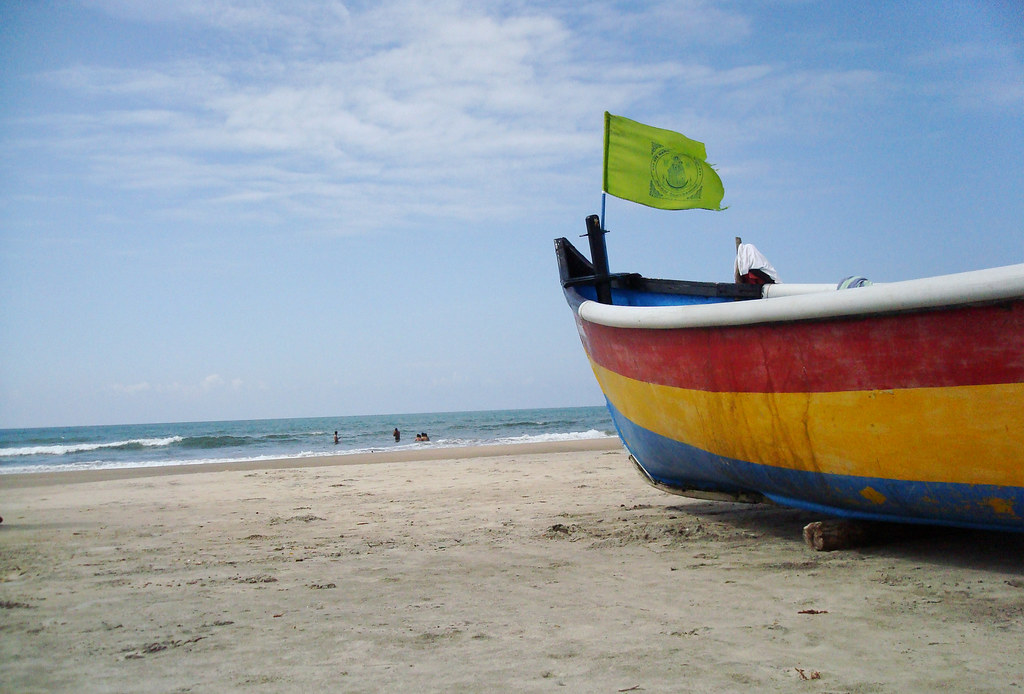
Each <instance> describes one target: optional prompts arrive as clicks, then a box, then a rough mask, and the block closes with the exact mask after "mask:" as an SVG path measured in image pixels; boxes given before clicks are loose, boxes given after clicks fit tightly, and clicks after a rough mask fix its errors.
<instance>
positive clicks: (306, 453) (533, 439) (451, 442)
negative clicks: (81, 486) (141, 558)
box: [0, 429, 614, 475]
mask: <svg viewBox="0 0 1024 694" xmlns="http://www.w3.org/2000/svg"><path fill="white" fill-rule="evenodd" d="M600 438H614V435H613V434H609V433H608V432H605V431H600V430H598V429H590V430H588V431H579V432H563V433H555V434H526V435H522V436H506V437H501V438H496V439H479V438H472V439H461V438H439V439H437V440H435V441H430V442H426V443H423V442H416V443H411V442H410V443H408V444H404V443H403V444H401V445H398V446H391V445H388V446H372V447H366V448H351V449H345V450H327V451H314V450H303V451H301V452H295V453H268V454H262V455H252V456H231V457H223V456H211V457H206V458H196V459H165V460H116V461H115V460H93V461H81V462H68V463H50V464H42V465H38V464H31V463H29V462H27V461H26V463H23V464H22V463H8V464H5V465H4V467H3V468H2V469H0V475H2V474H16V473H26V472H65V471H73V470H109V469H120V468H149V467H164V466H174V465H205V464H211V463H213V464H216V463H247V462H258V461H263V460H295V459H302V458H320V457H327V456H348V455H359V454H364V453H385V452H388V451H396V450H417V449H422V448H466V447H469V446H502V445H509V444H520V443H547V442H555V441H579V440H585V439H600ZM181 440H182V437H180V436H174V437H169V438H166V439H137V440H134V441H132V442H128V441H122V442H114V443H109V444H82V445H89V446H94V448H91V449H88V450H95V448H101V447H106V448H109V447H114V446H117V445H123V444H127V443H138V442H141V441H146V442H150V443H148V444H147V445H170V444H173V443H178V442H180V441H181ZM157 442H160V443H157ZM70 447H71V446H69V447H68V448H70ZM38 448H47V449H54V448H61V447H59V446H45V447H43V446H40V447H38ZM10 450H15V449H8V451H10ZM0 451H2V449H0ZM2 452H3V453H4V454H7V455H9V453H8V452H7V451H2ZM46 453H48V454H50V455H54V453H53V451H49V450H48V451H46ZM24 455H30V454H24Z"/></svg>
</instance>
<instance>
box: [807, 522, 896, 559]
mask: <svg viewBox="0 0 1024 694" xmlns="http://www.w3.org/2000/svg"><path fill="white" fill-rule="evenodd" d="M877 526H878V524H877V523H871V522H869V521H859V520H849V519H842V520H831V519H830V520H823V521H814V522H813V523H808V524H807V525H805V526H804V542H806V543H807V546H808V547H810V548H811V549H813V550H814V551H816V552H834V551H836V550H839V549H853V548H855V547H862V546H864V545H866V544H869V543H870V542H871V541H872V540H873V539H874V538H875V537H876V536H877V532H876V531H877Z"/></svg>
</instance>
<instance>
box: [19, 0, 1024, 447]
mask: <svg viewBox="0 0 1024 694" xmlns="http://www.w3.org/2000/svg"><path fill="white" fill-rule="evenodd" d="M605 111H609V112H611V113H613V114H616V115H622V116H625V117H628V118H631V119H633V120H637V121H640V122H643V123H647V124H649V125H653V126H656V127H660V128H666V129H670V130H675V131H678V132H681V133H683V134H685V135H687V136H688V137H690V138H692V139H695V140H699V141H701V142H704V143H705V145H706V147H707V152H708V159H709V161H710V162H711V163H712V164H713V165H714V166H715V167H716V169H717V170H718V173H719V175H720V176H721V178H722V180H723V182H724V185H725V199H724V200H723V205H725V206H727V207H728V209H726V210H724V211H721V212H711V211H703V210H692V211H678V212H666V211H659V210H652V209H650V208H646V207H643V206H640V205H636V204H634V203H630V202H627V201H623V200H619V199H616V198H611V197H609V198H608V199H607V202H606V205H607V207H606V216H605V220H606V226H607V228H608V229H609V230H610V232H611V233H609V235H608V237H607V240H608V252H609V257H610V264H611V269H612V271H615V272H641V273H643V274H645V275H648V276H652V277H666V278H679V279H698V280H720V281H731V278H732V262H733V252H734V238H735V237H736V236H741V237H743V239H744V241H747V242H750V243H754V244H755V245H756V246H757V247H758V248H759V249H760V250H761V251H762V252H763V253H764V254H765V255H766V256H767V257H768V258H769V260H770V261H771V262H772V264H773V265H774V266H775V267H776V268H777V270H778V272H779V275H780V277H781V279H782V281H784V282H785V281H790V282H832V281H836V282H838V281H839V280H841V279H842V278H843V277H846V276H848V275H853V274H856V275H864V276H866V277H869V278H870V279H872V280H874V281H894V280H899V279H909V278H914V277H923V276H928V275H935V274H945V273H952V272H960V271H966V270H975V269H980V268H984V267H991V266H997V265H1007V264H1014V263H1021V262H1024V233H1022V232H1024V11H1022V10H1021V6H1020V3H1019V0H989V1H985V0H970V1H967V0H963V1H961V0H921V1H918V2H914V1H910V2H900V3H892V2H875V1H864V2H832V1H831V0H825V1H822V2H817V1H814V0H774V1H768V0H763V1H759V0H747V1H740V0H676V1H671V2H650V3H642V2H640V3H638V2H600V1H598V2H585V1H580V0H565V1H563V0H554V1H551V0H538V1H536V2H534V1H531V0H465V1H462V0H438V1H437V2H412V1H409V0H370V1H367V2H362V1H359V2H332V1H329V0H323V1H315V2H314V1H312V0H292V1H290V2H287V3H281V2H277V1H276V0H178V1H176V2H173V3H168V2H164V1H163V0H78V1H75V0H67V1H64V0H60V1H58V0H38V1H32V0H25V1H24V2H21V1H18V2H14V1H4V2H0V161H2V164H0V427H2V428H11V427H33V426H73V425H92V424H119V423H143V422H172V421H197V420H231V419H258V418H277V417H309V416H344V415H350V414H353V415H354V414H393V413H409V412H443V411H457V410H480V409H506V408H531V407H559V406H578V405H599V404H602V403H603V397H602V395H601V393H600V390H599V389H598V387H597V385H596V382H595V381H594V378H593V374H592V373H591V371H590V368H589V365H588V363H587V361H586V358H585V356H584V353H583V350H582V347H581V345H580V342H579V337H578V335H577V334H576V329H575V325H574V323H573V319H572V314H571V312H570V310H569V308H568V307H567V305H566V303H565V300H564V297H563V296H562V292H561V288H560V287H559V284H558V276H557V268H556V264H555V259H554V253H553V243H552V240H553V239H555V238H557V237H560V236H566V237H568V238H569V239H570V240H573V241H574V242H576V243H577V244H578V245H579V246H580V247H581V249H584V248H586V243H585V239H578V238H577V237H579V236H580V235H581V234H583V233H584V231H585V228H584V219H585V217H586V216H587V215H589V214H594V213H598V212H599V211H600V209H601V199H602V196H601V162H602V146H603V123H604V112H605Z"/></svg>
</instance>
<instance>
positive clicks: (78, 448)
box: [0, 407, 615, 475]
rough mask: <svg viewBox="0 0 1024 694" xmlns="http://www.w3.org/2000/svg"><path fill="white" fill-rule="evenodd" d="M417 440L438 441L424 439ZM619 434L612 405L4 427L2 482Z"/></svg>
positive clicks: (0, 461)
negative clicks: (8, 477)
mask: <svg viewBox="0 0 1024 694" xmlns="http://www.w3.org/2000/svg"><path fill="white" fill-rule="evenodd" d="M396 428H397V429H398V430H399V432H400V434H401V440H399V441H395V439H394V436H393V432H394V430H395V429H396ZM335 432H337V434H338V443H335V442H334V434H335ZM418 434H426V435H427V437H428V438H429V439H430V440H429V441H425V442H424V441H417V440H416V437H417V435H418ZM610 436H615V428H614V425H613V424H612V421H611V417H610V416H609V414H608V410H607V409H606V408H604V407H567V408H555V409H551V408H548V409H536V410H491V411H479V412H435V413H429V414H395V415H368V416H348V417H312V418H304V419H253V420H245V421H224V422H175V423H170V424H123V425H115V426H83V427H58V428H36V429H0V475H2V474H4V473H7V474H10V473H26V472H29V473H31V472H59V471H66V470H99V469H109V468H138V467H153V466H160V465H192V464H200V463H224V462H236V461H256V460H270V459H278V458H308V457H315V456H328V455H345V454H355V453H372V452H382V451H397V450H408V449H419V448H459V447H464V446H488V445H502V444H512V443H529V442H544V441H571V440H577V439H594V438H604V437H610Z"/></svg>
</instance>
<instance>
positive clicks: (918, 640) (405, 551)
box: [0, 440, 1024, 692]
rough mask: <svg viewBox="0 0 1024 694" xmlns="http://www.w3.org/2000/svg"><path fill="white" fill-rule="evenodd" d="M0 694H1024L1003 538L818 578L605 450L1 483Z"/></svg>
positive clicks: (769, 538) (833, 558)
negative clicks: (939, 693) (949, 693)
mask: <svg viewBox="0 0 1024 694" xmlns="http://www.w3.org/2000/svg"><path fill="white" fill-rule="evenodd" d="M0 516H3V523H2V524H0V673H2V674H0V691H4V692H128V691H147V692H221V691H241V690H245V691H256V692H296V691H309V692H314V691H338V692H378V691H393V692H409V691H417V692H453V691H458V692H493V691H514V692H557V691H571V692H627V691H629V692H633V691H636V692H681V691H688V692H735V691H786V692H934V691H938V690H946V691H957V692H960V691H970V692H1007V691H1024V658H1022V657H1021V646H1020V644H1021V643H1022V642H1024V536H1022V535H1016V534H1002V533H986V532H975V531H965V530H951V529H942V528H921V529H915V530H914V531H912V532H906V533H900V534H898V536H894V537H892V538H890V539H889V540H887V541H881V542H876V543H875V544H872V545H868V546H864V547H859V548H856V549H851V550H844V551H837V552H815V551H813V550H811V549H810V548H808V547H807V546H806V545H805V544H804V541H803V538H802V536H801V529H802V528H803V526H804V525H805V524H806V523H808V522H811V521H814V520H821V518H820V517H819V516H816V515H814V514H810V513H807V512H802V511H794V510H789V509H783V508H777V507H772V506H765V505H756V506H750V505H738V504H730V503H724V502H710V501H698V500H692V499H686V498H683V497H677V496H672V495H669V494H665V493H663V492H660V491H657V490H655V489H653V488H651V487H649V486H648V485H646V484H644V482H643V481H642V480H641V479H640V477H639V475H637V473H636V472H634V471H633V469H632V467H631V465H630V464H629V462H628V459H627V456H626V454H625V452H624V451H623V450H622V448H621V446H620V445H619V443H618V441H617V440H596V441H594V440H591V441H578V442H565V443H552V444H533V445H527V446H513V447H508V446H505V447H497V446H495V447H487V448H485V449H484V448H478V449H447V450H433V451H422V452H413V453H403V454H377V455H368V456H340V457H333V458H315V459H303V460H285V461H272V462H262V463H251V464H245V465H237V466H228V465H220V466H216V465H212V466H194V467H184V468H181V467H178V468H153V469H143V470H118V471H98V472H91V473H84V472H83V473H56V474H36V475H4V476H0Z"/></svg>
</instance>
